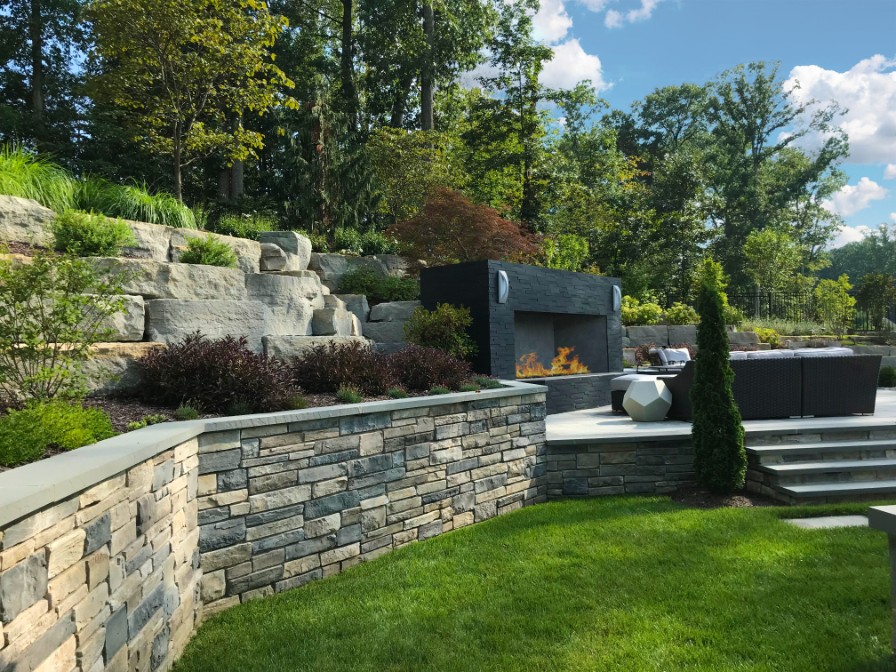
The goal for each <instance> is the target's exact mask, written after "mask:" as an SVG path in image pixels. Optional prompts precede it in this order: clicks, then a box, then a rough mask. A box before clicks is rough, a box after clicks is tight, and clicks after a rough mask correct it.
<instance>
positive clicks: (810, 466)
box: [759, 459, 896, 475]
mask: <svg viewBox="0 0 896 672" xmlns="http://www.w3.org/2000/svg"><path fill="white" fill-rule="evenodd" d="M759 468H760V469H762V470H763V471H767V472H770V473H773V474H780V475H785V474H811V473H818V472H822V473H823V472H835V471H838V472H843V471H866V470H874V469H881V468H884V469H887V468H893V469H896V459H880V460H830V461H828V462H791V463H788V464H763V465H760V466H759Z"/></svg>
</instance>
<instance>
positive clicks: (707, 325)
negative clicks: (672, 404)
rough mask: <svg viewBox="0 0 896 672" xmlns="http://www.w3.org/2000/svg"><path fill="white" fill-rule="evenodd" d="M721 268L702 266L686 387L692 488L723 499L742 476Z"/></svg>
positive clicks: (711, 264) (740, 434)
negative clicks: (691, 365) (689, 380)
mask: <svg viewBox="0 0 896 672" xmlns="http://www.w3.org/2000/svg"><path fill="white" fill-rule="evenodd" d="M722 290H723V285H722V268H721V266H720V265H719V264H717V263H716V262H714V261H712V260H711V259H706V260H705V261H704V262H703V267H702V273H701V280H700V284H699V291H698V294H697V312H698V313H699V314H700V324H699V325H698V326H697V352H698V354H697V361H696V362H695V365H694V382H693V384H692V386H691V393H690V396H691V405H692V407H693V409H694V411H693V412H694V419H693V424H692V425H691V436H692V437H693V445H694V471H695V473H696V476H697V482H698V484H700V485H702V486H703V487H706V488H708V489H709V490H711V491H712V492H716V493H722V494H727V493H730V492H732V491H733V490H736V489H738V488H741V487H743V484H744V477H745V475H746V471H747V456H746V451H745V450H744V428H743V425H742V424H741V417H740V411H739V410H738V408H737V404H736V403H735V402H734V394H733V393H732V391H731V383H732V381H733V380H734V373H733V372H732V370H731V364H730V363H729V361H728V352H729V348H728V333H727V331H726V328H725V320H724V306H723V302H722Z"/></svg>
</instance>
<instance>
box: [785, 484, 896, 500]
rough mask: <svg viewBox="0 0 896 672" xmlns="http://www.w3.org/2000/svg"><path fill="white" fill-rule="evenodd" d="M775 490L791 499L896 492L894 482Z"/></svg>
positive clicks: (794, 487)
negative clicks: (789, 496)
mask: <svg viewBox="0 0 896 672" xmlns="http://www.w3.org/2000/svg"><path fill="white" fill-rule="evenodd" d="M776 489H777V490H779V491H781V492H785V493H787V494H789V495H791V496H793V497H844V496H849V495H873V494H876V493H880V494H885V493H891V492H896V480H889V481H852V482H849V483H810V484H806V485H778V486H776Z"/></svg>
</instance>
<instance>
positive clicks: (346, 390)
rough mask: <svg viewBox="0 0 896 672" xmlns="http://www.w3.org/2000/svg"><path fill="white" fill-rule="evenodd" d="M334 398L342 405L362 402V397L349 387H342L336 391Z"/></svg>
mask: <svg viewBox="0 0 896 672" xmlns="http://www.w3.org/2000/svg"><path fill="white" fill-rule="evenodd" d="M336 398H337V399H338V400H339V401H340V402H342V403H343V404H360V403H361V402H362V401H364V396H363V395H362V394H361V393H360V392H358V390H356V389H355V388H353V387H350V386H343V387H340V388H339V389H338V390H336Z"/></svg>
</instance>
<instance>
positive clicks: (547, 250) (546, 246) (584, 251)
mask: <svg viewBox="0 0 896 672" xmlns="http://www.w3.org/2000/svg"><path fill="white" fill-rule="evenodd" d="M542 253H543V254H544V265H545V266H546V267H547V268H559V269H560V270H564V271H579V270H581V269H582V267H583V266H584V265H585V261H586V260H587V259H588V240H587V239H586V238H584V237H582V236H579V235H577V234H574V233H561V234H558V235H554V236H548V237H546V238H545V239H544V242H543V244H542Z"/></svg>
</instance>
